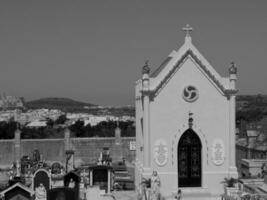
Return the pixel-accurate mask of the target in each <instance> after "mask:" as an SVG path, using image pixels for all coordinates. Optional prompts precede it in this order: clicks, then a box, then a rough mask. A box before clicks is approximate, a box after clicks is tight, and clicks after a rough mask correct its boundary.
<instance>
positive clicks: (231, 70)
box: [229, 61, 237, 74]
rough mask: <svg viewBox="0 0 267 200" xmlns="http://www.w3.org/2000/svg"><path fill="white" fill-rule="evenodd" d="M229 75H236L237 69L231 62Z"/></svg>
mask: <svg viewBox="0 0 267 200" xmlns="http://www.w3.org/2000/svg"><path fill="white" fill-rule="evenodd" d="M229 74H237V67H236V64H235V62H233V61H232V62H231V65H230V67H229Z"/></svg>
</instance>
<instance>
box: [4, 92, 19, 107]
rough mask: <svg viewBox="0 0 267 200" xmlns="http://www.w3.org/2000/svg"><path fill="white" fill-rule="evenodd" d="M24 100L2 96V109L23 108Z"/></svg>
mask: <svg viewBox="0 0 267 200" xmlns="http://www.w3.org/2000/svg"><path fill="white" fill-rule="evenodd" d="M23 107H24V99H23V98H18V97H15V96H6V95H5V94H2V95H0V108H2V109H8V108H23Z"/></svg>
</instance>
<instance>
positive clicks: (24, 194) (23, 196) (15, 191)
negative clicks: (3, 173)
mask: <svg viewBox="0 0 267 200" xmlns="http://www.w3.org/2000/svg"><path fill="white" fill-rule="evenodd" d="M33 195H34V192H33V191H32V190H31V189H30V188H28V187H26V186H24V185H22V184H21V183H16V184H14V185H12V186H11V187H9V188H7V189H5V190H4V191H2V192H1V193H0V196H1V197H2V198H3V199H5V200H18V199H19V200H30V199H32V196H33Z"/></svg>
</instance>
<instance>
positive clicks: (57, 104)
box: [25, 97, 135, 116]
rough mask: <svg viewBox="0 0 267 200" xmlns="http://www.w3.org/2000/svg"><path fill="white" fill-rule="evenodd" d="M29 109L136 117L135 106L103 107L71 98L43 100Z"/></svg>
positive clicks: (31, 103)
mask: <svg viewBox="0 0 267 200" xmlns="http://www.w3.org/2000/svg"><path fill="white" fill-rule="evenodd" d="M25 107H26V108H27V109H41V108H47V109H58V110H61V111H63V112H72V113H77V112H82V113H90V114H94V115H114V116H122V115H128V116H134V114H135V108H134V107H133V106H121V107H102V106H98V105H95V104H91V103H84V102H79V101H75V100H72V99H69V98H55V97H53V98H42V99H38V100H34V101H28V102H26V103H25Z"/></svg>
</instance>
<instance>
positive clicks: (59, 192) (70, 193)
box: [47, 187, 79, 200]
mask: <svg viewBox="0 0 267 200" xmlns="http://www.w3.org/2000/svg"><path fill="white" fill-rule="evenodd" d="M47 200H79V194H78V192H77V190H75V189H74V188H68V187H59V188H53V189H51V190H49V191H48V192H47Z"/></svg>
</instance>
